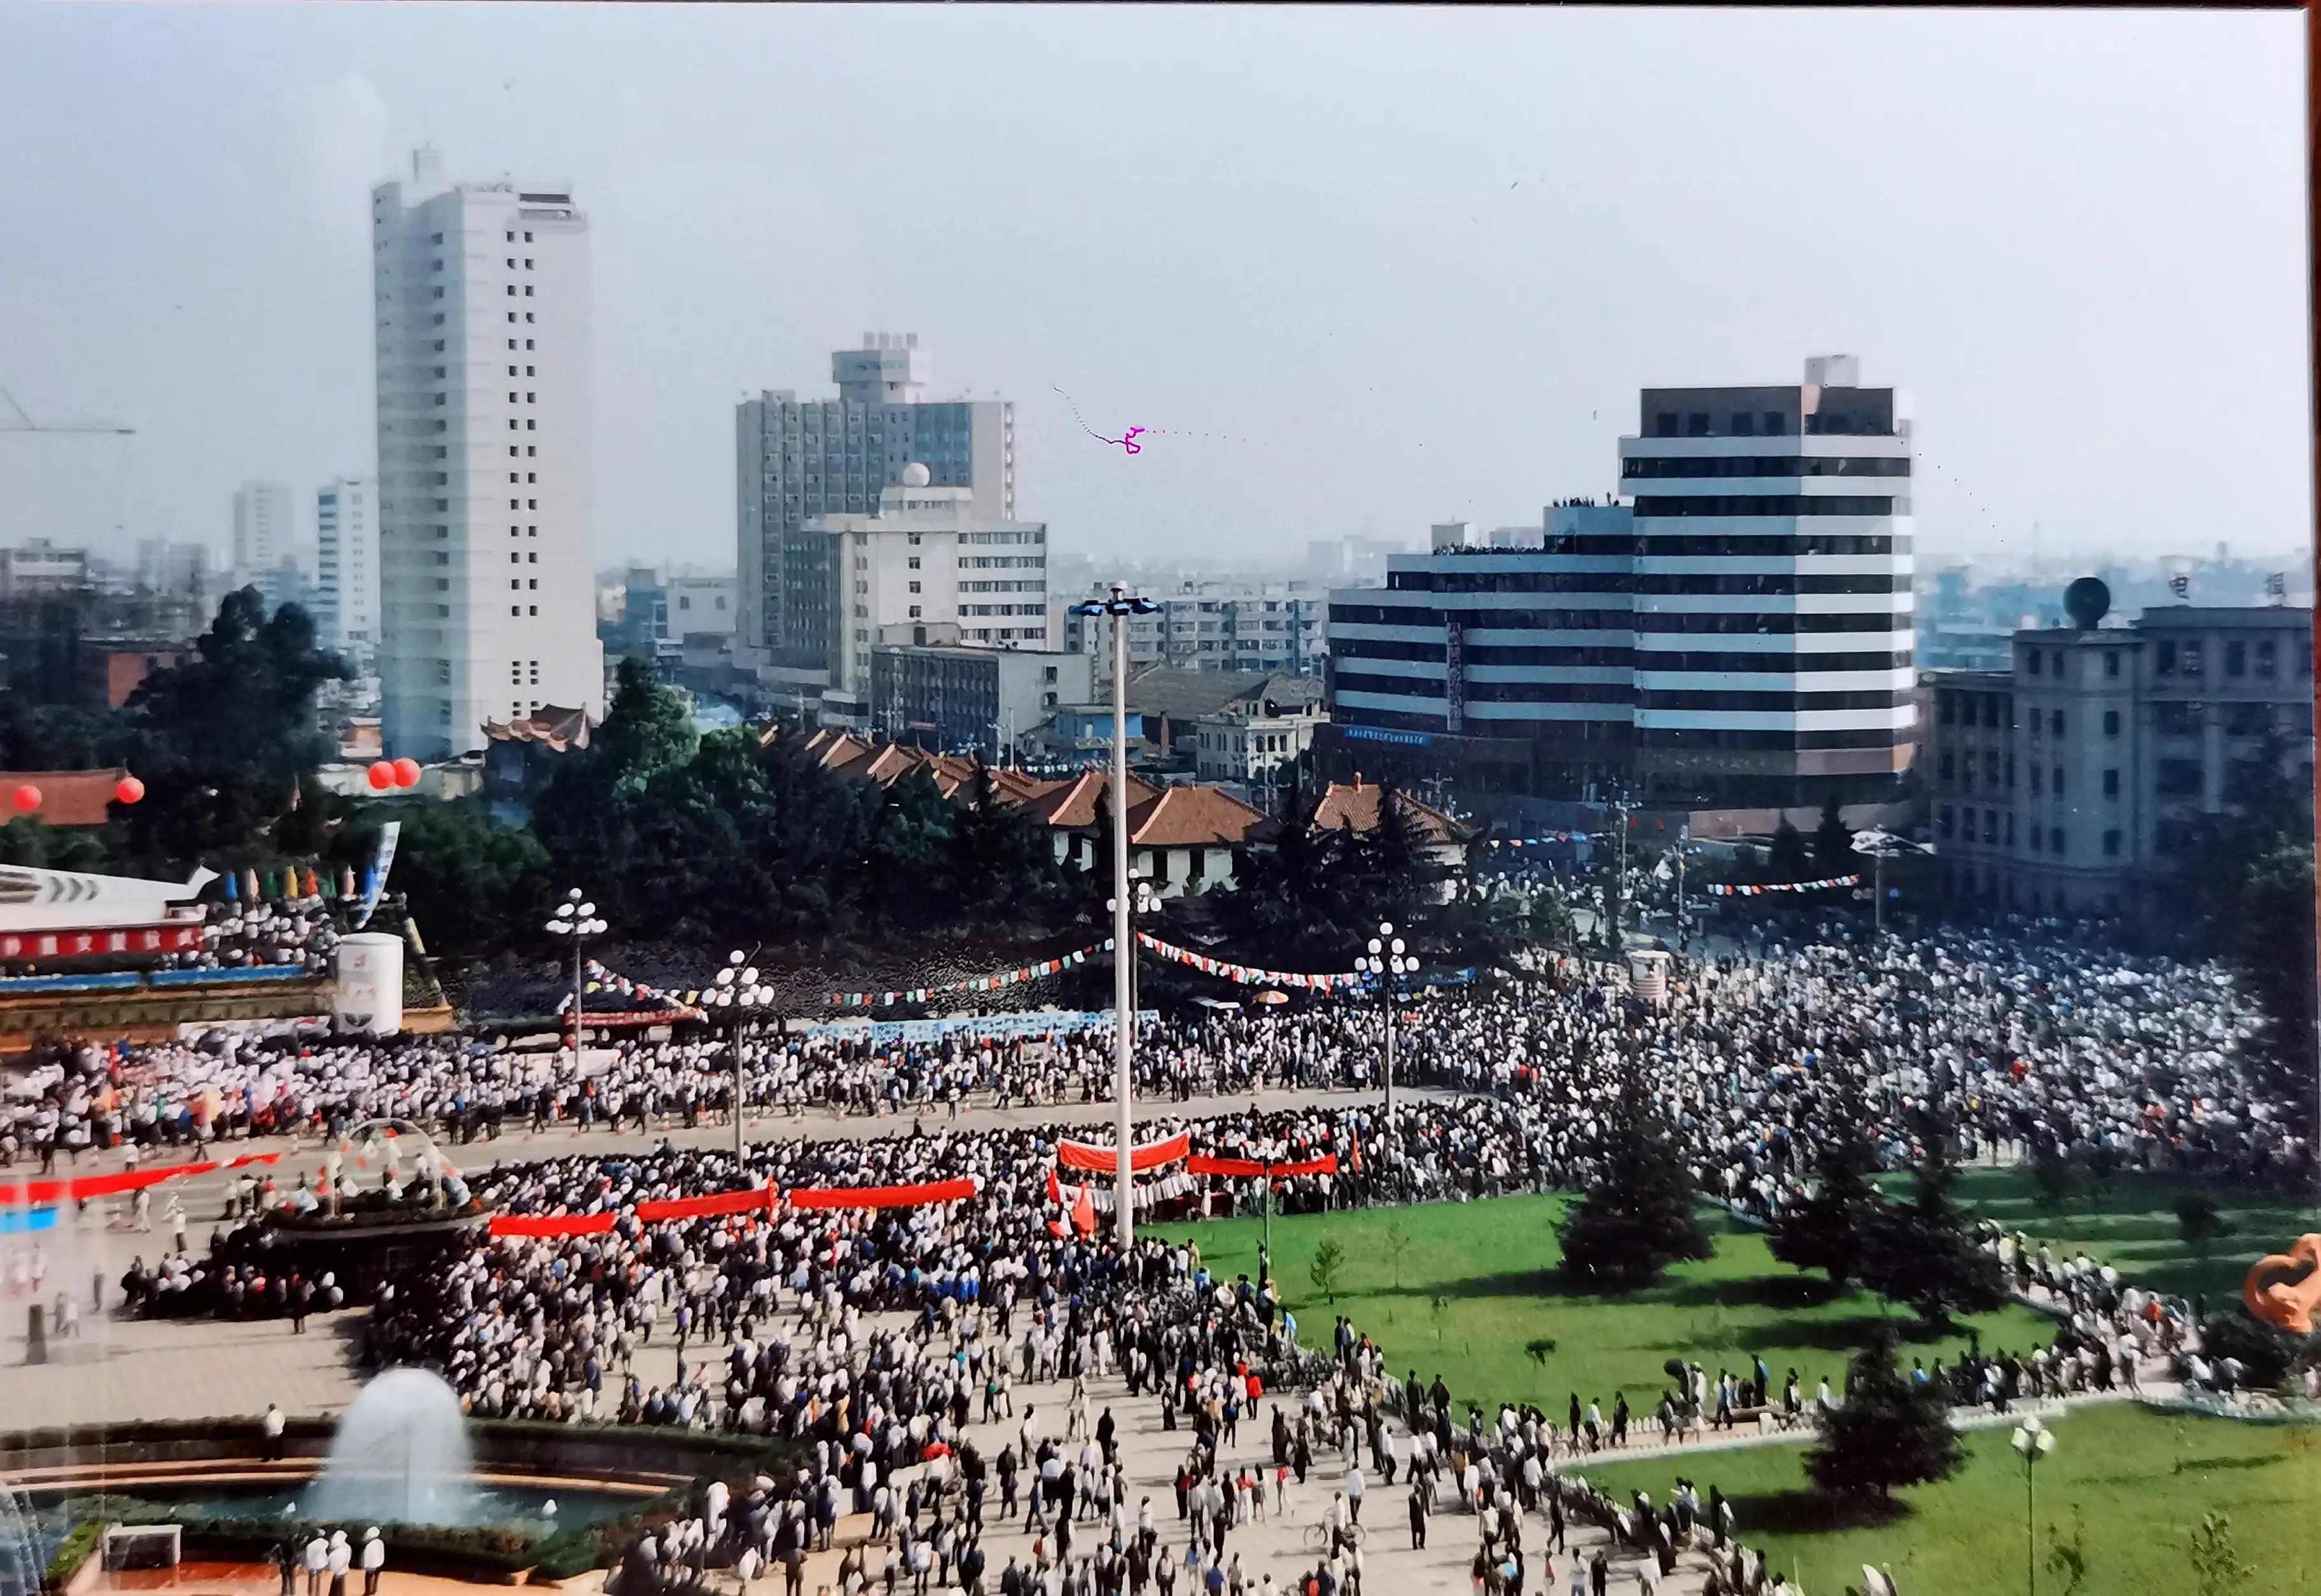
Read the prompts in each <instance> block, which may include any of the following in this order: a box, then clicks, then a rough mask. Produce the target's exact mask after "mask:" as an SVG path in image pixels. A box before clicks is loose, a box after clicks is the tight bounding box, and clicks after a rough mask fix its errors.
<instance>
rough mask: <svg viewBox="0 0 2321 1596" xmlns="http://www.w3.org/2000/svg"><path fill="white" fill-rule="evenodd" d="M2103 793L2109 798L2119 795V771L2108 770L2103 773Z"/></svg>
mask: <svg viewBox="0 0 2321 1596" xmlns="http://www.w3.org/2000/svg"><path fill="white" fill-rule="evenodd" d="M2103 795H2104V796H2105V797H2107V798H2116V797H2118V796H2119V772H2118V771H2116V770H2107V771H2105V772H2104V773H2103Z"/></svg>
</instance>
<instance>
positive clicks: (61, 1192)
mask: <svg viewBox="0 0 2321 1596" xmlns="http://www.w3.org/2000/svg"><path fill="white" fill-rule="evenodd" d="M280 1156H282V1155H281V1154H279V1153H244V1154H242V1155H241V1156H240V1157H238V1158H230V1159H227V1160H226V1161H225V1162H224V1163H223V1164H221V1163H218V1162H217V1161H216V1160H214V1159H212V1160H208V1161H205V1162H204V1163H200V1164H171V1165H164V1166H163V1167H161V1168H159V1169H123V1170H116V1171H114V1173H113V1174H81V1175H74V1176H73V1177H71V1178H70V1179H68V1180H50V1181H25V1182H23V1183H20V1184H17V1185H13V1186H0V1208H14V1207H15V1206H17V1205H18V1204H20V1203H33V1204H44V1203H50V1202H82V1201H85V1200H86V1199H87V1198H91V1197H113V1196H117V1195H119V1194H120V1193H121V1192H134V1191H137V1190H139V1189H140V1188H141V1187H145V1186H158V1185H159V1184H160V1183H162V1182H163V1181H173V1180H178V1179H181V1178H182V1177H184V1176H187V1175H192V1174H209V1173H210V1172H211V1171H213V1170H217V1169H239V1168H241V1166H242V1165H245V1164H271V1163H273V1162H274V1161H275V1160H276V1159H277V1158H279V1157H280Z"/></svg>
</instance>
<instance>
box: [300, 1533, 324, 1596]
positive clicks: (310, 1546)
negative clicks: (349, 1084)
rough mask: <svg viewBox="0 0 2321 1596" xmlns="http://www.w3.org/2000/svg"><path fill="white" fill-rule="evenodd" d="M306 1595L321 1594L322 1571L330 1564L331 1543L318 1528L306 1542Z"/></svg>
mask: <svg viewBox="0 0 2321 1596" xmlns="http://www.w3.org/2000/svg"><path fill="white" fill-rule="evenodd" d="M303 1561H304V1562H305V1565H306V1596H323V1570H324V1569H326V1568H328V1567H329V1566H330V1565H331V1543H330V1541H329V1539H328V1538H327V1537H324V1536H323V1533H322V1532H321V1531H320V1530H317V1531H315V1533H314V1539H312V1540H310V1541H308V1542H307V1543H306V1551H305V1557H304V1559H303Z"/></svg>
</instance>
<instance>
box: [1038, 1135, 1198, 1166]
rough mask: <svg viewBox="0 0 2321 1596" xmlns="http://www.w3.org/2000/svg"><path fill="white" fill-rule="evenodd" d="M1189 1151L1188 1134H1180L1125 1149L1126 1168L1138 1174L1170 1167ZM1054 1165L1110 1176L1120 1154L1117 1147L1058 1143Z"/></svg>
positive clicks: (1081, 1143)
mask: <svg viewBox="0 0 2321 1596" xmlns="http://www.w3.org/2000/svg"><path fill="white" fill-rule="evenodd" d="M1192 1150H1193V1136H1192V1132H1190V1131H1188V1130H1180V1131H1179V1132H1178V1133H1177V1134H1176V1135H1174V1136H1171V1137H1168V1138H1164V1139H1162V1140H1161V1141H1149V1142H1146V1143H1144V1144H1143V1145H1142V1147H1130V1148H1129V1149H1128V1167H1129V1168H1130V1169H1132V1170H1133V1171H1135V1172H1136V1173H1137V1174H1143V1173H1144V1172H1145V1171H1146V1170H1148V1169H1158V1168H1160V1167H1161V1165H1164V1164H1174V1163H1176V1162H1177V1161H1178V1160H1179V1159H1180V1158H1182V1157H1185V1156H1187V1155H1188V1154H1189V1153H1191V1152H1192ZM1056 1162H1057V1163H1059V1164H1060V1165H1063V1166H1064V1167H1065V1168H1066V1169H1079V1170H1086V1171H1088V1173H1089V1174H1112V1173H1114V1172H1115V1171H1116V1170H1118V1169H1119V1167H1120V1151H1119V1149H1118V1148H1117V1147H1099V1146H1098V1145H1097V1144H1096V1143H1095V1142H1087V1141H1060V1142H1058V1143H1057V1144H1056Z"/></svg>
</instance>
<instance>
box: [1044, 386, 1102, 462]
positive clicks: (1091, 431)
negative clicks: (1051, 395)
mask: <svg viewBox="0 0 2321 1596" xmlns="http://www.w3.org/2000/svg"><path fill="white" fill-rule="evenodd" d="M1049 386H1050V387H1051V388H1056V385H1055V384H1053V383H1050V384H1049ZM1056 392H1057V393H1059V394H1064V391H1063V389H1061V388H1056ZM1064 403H1065V404H1069V405H1070V406H1071V407H1072V420H1074V421H1076V422H1079V424H1080V431H1083V432H1085V433H1087V434H1088V436H1089V437H1091V438H1093V439H1095V440H1097V442H1098V443H1109V444H1111V445H1113V446H1114V447H1115V448H1117V447H1119V444H1120V440H1119V439H1117V438H1106V436H1105V435H1104V434H1103V433H1101V432H1099V431H1097V430H1096V429H1095V428H1094V427H1091V426H1089V425H1088V422H1086V421H1085V420H1084V419H1082V417H1081V415H1080V407H1079V401H1078V400H1076V399H1074V398H1073V397H1072V396H1071V395H1070V394H1064Z"/></svg>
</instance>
